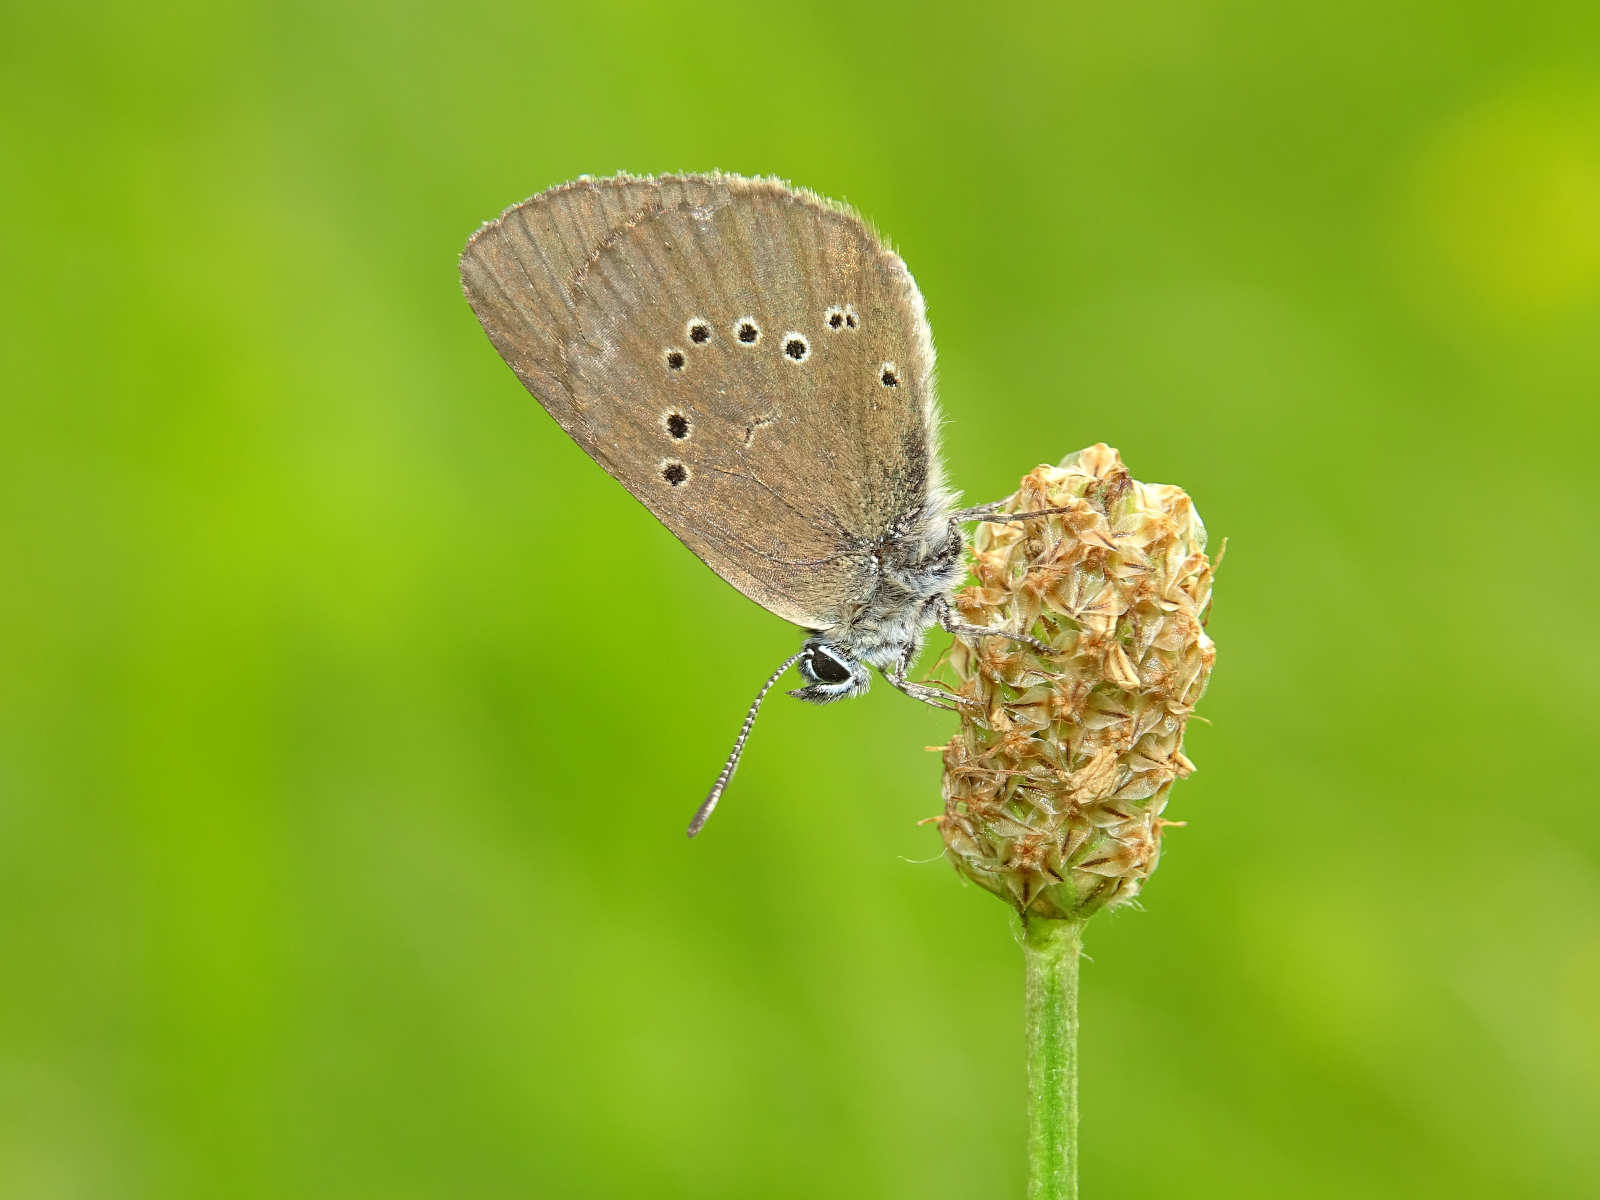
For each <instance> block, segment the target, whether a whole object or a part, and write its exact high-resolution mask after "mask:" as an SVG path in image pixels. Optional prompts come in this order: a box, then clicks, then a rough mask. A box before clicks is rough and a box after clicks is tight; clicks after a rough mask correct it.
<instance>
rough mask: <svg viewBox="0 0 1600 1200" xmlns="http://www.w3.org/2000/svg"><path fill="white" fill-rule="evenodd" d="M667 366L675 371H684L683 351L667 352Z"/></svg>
mask: <svg viewBox="0 0 1600 1200" xmlns="http://www.w3.org/2000/svg"><path fill="white" fill-rule="evenodd" d="M667 366H669V367H671V368H672V369H673V370H674V371H681V370H683V351H682V350H668V351H667Z"/></svg>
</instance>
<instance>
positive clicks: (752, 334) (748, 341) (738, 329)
mask: <svg viewBox="0 0 1600 1200" xmlns="http://www.w3.org/2000/svg"><path fill="white" fill-rule="evenodd" d="M733 336H734V337H736V338H738V339H739V341H741V342H742V343H744V344H745V345H746V346H754V345H755V344H756V340H757V339H758V338H760V336H761V326H759V325H757V324H756V323H755V322H754V321H753V320H751V319H750V318H749V317H744V318H742V319H741V320H740V321H739V322H738V323H737V324H736V325H734V327H733Z"/></svg>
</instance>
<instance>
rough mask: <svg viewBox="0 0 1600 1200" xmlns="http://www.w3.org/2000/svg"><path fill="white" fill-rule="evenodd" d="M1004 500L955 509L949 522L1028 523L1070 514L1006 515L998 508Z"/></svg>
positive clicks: (1042, 510) (1045, 510)
mask: <svg viewBox="0 0 1600 1200" xmlns="http://www.w3.org/2000/svg"><path fill="white" fill-rule="evenodd" d="M1004 503H1006V501H1005V500H996V501H994V502H993V503H990V504H979V505H976V506H975V507H973V508H961V509H957V510H956V511H955V512H954V513H953V514H951V518H950V519H951V520H952V521H954V522H956V523H957V524H961V523H963V522H966V521H1028V520H1032V519H1033V518H1034V517H1051V516H1054V515H1055V514H1056V513H1064V512H1072V511H1073V510H1072V509H1070V508H1040V509H1035V510H1034V511H1032V512H1019V513H1007V512H1001V511H1000V506H1001V505H1002V504H1004Z"/></svg>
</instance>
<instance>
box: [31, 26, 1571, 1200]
mask: <svg viewBox="0 0 1600 1200" xmlns="http://www.w3.org/2000/svg"><path fill="white" fill-rule="evenodd" d="M1597 38H1600V15H1597V10H1596V8H1595V6H1594V5H1593V4H1592V3H1591V2H1589V0H1583V2H1573V3H1567V4H1559V3H1539V2H1535V3H1527V4H1521V5H1516V6H1510V5H1505V4H1489V3H1477V4H1465V5H1464V4H1461V3H1458V2H1455V0H1450V2H1445V0H1438V2H1435V3H1425V4H1414V5H1402V6H1394V5H1390V4H1377V3H1370V2H1358V3H1353V4H1351V3H1346V4H1340V5H1332V4H1324V5H1320V6H1316V7H1315V8H1307V9H1301V8H1289V7H1286V6H1282V5H1276V4H1266V3H1229V2H1226V0H1202V2H1199V3H1177V2H1169V3H1141V2H1139V0H1134V2H1132V3H1124V4H1116V5H1109V6H1108V5H1103V4H1084V3H1074V4H1069V5H1063V6H1049V7H1045V6H1040V7H1037V8H1031V7H1028V6H1016V5H1011V6H999V7H994V6H990V7H985V8H983V9H982V10H980V11H972V10H969V9H966V8H956V7H951V8H949V9H947V10H940V9H937V8H933V9H930V8H927V7H925V6H923V5H918V4H909V3H908V4H903V5H897V6H883V5H863V4H839V3H833V4H827V5H799V6H796V5H785V6H781V7H773V6H760V5H743V6H728V5H701V6H694V5H684V4H676V5H661V6H638V5H631V4H626V3H611V4H595V5H591V4H579V3H571V4H565V5H539V4H494V3H483V2H480V0H462V2H460V3H456V4H451V5H448V6H446V5H425V4H417V3H402V4H390V5H378V4H341V3H334V4H320V3H319V4H305V3H298V2H289V3H277V4H265V3H245V4H232V5H211V4H192V3H190V4H185V3H178V4H174V5H170V6H154V7H151V6H131V5H129V6H114V5H104V4H94V3H89V4H82V5H72V6H63V7H58V8H52V9H51V10H50V11H49V12H48V13H47V12H46V10H45V9H44V8H43V7H41V6H28V7H24V6H22V5H20V4H17V3H11V4H8V5H7V6H6V7H5V10H4V36H3V37H0V68H3V69H0V97H3V112H4V118H3V119H4V128H3V129H0V134H3V138H0V185H3V186H0V212H3V214H4V218H5V225H6V230H7V232H6V235H5V237H4V239H3V243H0V244H3V251H0V253H3V255H4V258H3V260H0V261H3V264H4V270H5V275H6V286H5V299H4V301H3V303H4V305H5V311H4V312H3V313H0V345H3V347H4V356H5V357H4V372H5V380H6V384H5V389H4V392H5V400H4V405H3V417H0V421H3V425H0V440H3V446H4V449H3V455H4V459H3V461H0V489H3V495H4V498H5V503H4V509H3V515H0V522H3V526H0V551H3V554H4V562H5V569H6V576H7V578H6V580H5V583H4V586H3V587H0V912H3V914H4V915H3V916H0V962H3V976H0V1195H3V1196H5V1197H7V1198H18V1200H23V1198H26V1200H32V1198H36V1197H37V1198H45V1197H48V1198H56V1197H62V1198H76V1197H190V1196H195V1197H211V1196H229V1197H256V1196H260V1197H281V1196H330V1197H346V1196H348V1197H355V1196H393V1197H458V1196H584V1197H589V1196H594V1197H623V1196H659V1197H750V1196H760V1197H811V1196H816V1195H824V1194H825V1195H830V1196H851V1197H871V1198H890V1197H952V1198H954V1197H1002V1196H1017V1195H1020V1194H1021V1191H1022V1161H1023V1160H1022V1153H1021V1150H1022V1119H1023V1108H1022V1093H1021V1069H1022V1068H1021V1042H1020V1020H1019V1015H1020V1004H1021V982H1020V978H1021V977H1020V961H1019V956H1018V953H1017V949H1016V946H1015V945H1014V943H1013V940H1012V936H1013V935H1012V932H1011V928H1010V926H1009V925H1008V921H1007V912H1006V910H1005V909H1004V907H1003V906H1002V905H1000V904H999V903H998V902H996V901H995V900H993V899H992V898H990V897H989V896H987V895H985V894H983V893H980V892H978V891H976V890H974V889H972V888H970V887H965V886H963V885H961V884H960V883H958V881H957V879H956V878H955V876H954V874H953V872H952V871H950V870H949V868H948V867H947V866H945V865H944V864H943V863H941V862H940V861H939V860H938V839H937V835H936V833H935V831H934V829H933V828H932V827H931V826H922V827H919V826H918V824H917V821H918V820H919V819H920V818H923V817H926V816H929V815H932V814H933V813H935V812H937V811H938V808H939V797H938V770H937V760H936V759H935V757H934V756H932V755H930V754H927V753H926V752H925V751H924V749H923V747H924V746H927V745H931V744H935V743H938V742H941V741H943V740H944V739H945V738H946V737H947V736H948V733H949V729H950V727H949V723H948V720H947V718H946V717H945V716H944V715H943V714H940V713H937V712H934V711H933V710H930V709H926V708H924V707H922V706H920V705H917V704H913V703H910V702H908V701H906V700H905V699H904V698H903V697H900V696H898V695H896V694H894V693H893V692H892V691H891V690H890V689H888V688H885V687H881V686H880V687H879V688H878V689H876V690H875V691H874V692H873V694H871V695H870V696H868V697H866V698H865V699H864V700H861V701H858V702H856V703H853V704H850V705H848V706H840V707H835V708H831V709H813V708H810V707H807V706H803V705H797V704H793V703H791V702H789V701H786V700H780V701H779V702H777V703H775V704H773V705H771V706H770V708H769V711H768V714H767V715H766V717H765V718H764V720H763V722H762V724H761V726H760V727H759V728H758V730H757V731H756V735H755V738H754V741H753V742H752V747H751V753H750V754H749V756H748V757H747V758H746V760H745V764H744V766H743V768H742V769H741V771H740V774H739V778H738V782H737V785H736V786H735V788H734V789H733V790H732V792H731V793H730V795H729V798H728V802H727V804H725V805H724V808H723V810H722V812H721V813H719V815H718V817H717V819H716V821H715V822H714V823H713V825H712V827H711V828H710V830H709V832H708V834H707V836H706V837H704V838H703V839H702V840H700V841H699V842H697V843H693V844H690V843H686V842H685V841H684V838H683V836H682V828H683V824H684V822H685V820H686V819H687V817H688V815H689V814H690V812H691V811H692V810H693V808H694V806H695V805H696V804H697V803H698V801H699V799H700V797H701V795H702V794H703V789H704V787H705V785H706V784H707V782H708V780H709V779H710V777H711V776H712V775H713V774H714V773H715V771H716V769H717V766H718V764H719V763H720V761H721V758H722V755H723V754H724V752H725V750H726V749H727V745H728V742H729V739H730V738H731V736H732V734H733V733H734V730H735V727H736V726H737V724H738V721H739V718H740V715H741V713H742V711H743V709H744V706H745V704H746V703H747V702H748V700H749V697H750V695H751V694H752V693H753V691H754V689H755V687H756V686H757V684H758V683H759V681H760V680H761V679H762V678H763V676H764V674H765V673H766V672H767V671H768V670H770V668H771V667H772V665H773V664H774V663H775V662H777V661H778V660H779V659H780V658H781V657H782V656H784V655H785V654H787V653H788V652H789V651H790V650H791V649H792V648H793V647H795V646H796V645H797V638H796V634H795V632H794V631H793V630H791V629H790V628H789V627H787V626H785V625H783V624H782V623H781V622H779V621H777V620H776V619H774V618H771V617H769V616H768V615H767V614H765V613H763V612H761V611H759V610H758V609H756V608H755V607H754V606H753V605H751V604H749V603H748V602H747V601H745V600H744V599H742V598H741V597H740V596H739V595H738V594H736V593H735V592H734V591H733V590H732V589H731V588H729V587H727V586H726V585H724V584H723V583H722V582H721V581H719V580H718V579H717V578H715V576H713V575H712V574H711V573H710V572H708V571H707V570H705V569H704V568H703V567H702V566H701V565H700V564H699V563H698V562H696V561H695V560H694V558H693V557H692V556H691V555H689V554H688V553H687V552H685V551H684V550H683V549H682V548H681V547H680V546H678V545H677V544H676V543H675V542H674V541H673V539H672V538H671V537H670V536H669V535H668V534H667V533H666V532H665V530H663V529H662V528H661V527H659V526H658V525H657V524H656V523H655V522H654V521H653V520H651V519H650V518H649V516H648V515H647V514H646V513H645V512H644V511H643V510H642V509H639V508H638V507H637V506H636V505H634V503H633V502H632V501H631V500H629V499H628V497H627V496H626V495H625V494H624V493H623V492H622V490H621V489H620V488H618V487H617V486H616V485H614V484H613V483H612V482H611V481H610V480H608V479H607V478H606V477H605V475H604V474H603V473H602V472H601V471H600V470H599V469H597V468H596V467H595V466H594V465H593V464H592V463H590V462H589V460H588V459H587V458H586V457H585V456H584V455H583V454H582V453H581V452H580V451H579V450H578V449H577V448H576V447H575V446H574V445H572V444H570V443H569V442H568V440H567V439H566V438H565V437H564V436H563V435H562V434H561V432H560V430H559V429H558V428H557V427H556V426H555V424H554V423H553V422H552V421H550V420H549V419H548V418H547V417H546V416H545V415H544V414H543V413H542V412H541V411H540V410H539V408H538V407H537V405H536V404H535V403H534V402H533V401H532V400H531V399H530V398H529V397H528V396H527V395H526V394H525V393H524V392H523V391H522V389H521V388H520V387H519V386H518V384H517V382H516V380H515V379H514V378H513V376H512V375H511V373H510V372H509V371H508V370H507V369H506V368H505V366H504V365H503V364H502V363H501V362H500V361H499V359H498V358H497V357H496V355H495V354H494V352H493V350H492V348H491V347H490V345H489V344H488V342H487V340H486V339H485V338H484V336H483V334H482V333H481V332H480V331H479V329H478V327H477V324H476V323H475V321H474V320H473V317H472V314H471V313H470V311H469V310H468V308H467V306H466V304H465V303H464V302H463V300H462V298H461V296H460V294H459V291H458V287H457V283H456V277H455V259H456V255H457V253H458V251H459V249H460V246H461V244H462V242H463V240H464V239H465V237H466V235H467V234H468V233H469V232H470V231H471V230H472V229H473V228H475V227H476V226H477V224H478V223H479V222H480V221H482V220H484V219H486V218H488V217H491V216H493V215H495V214H496V213H498V212H499V211H500V210H501V209H502V208H503V207H504V206H505V205H507V204H508V203H510V202H512V201H515V200H518V199H521V198H522V197H524V196H527V195H528V194H530V193H532V192H535V191H538V190H540V189H542V188H545V187H547V186H549V185H551V184H554V183H557V182H560V181H562V180H564V179H567V178H569V177H571V176H574V175H577V174H580V173H583V172H591V173H609V172H612V171H616V170H621V169H626V170H630V171H635V172H655V171H663V170H673V169H706V168H710V167H722V168H725V169H730V170H739V171H743V172H747V173H756V172H761V173H777V174H781V175H783V176H786V177H788V178H790V179H793V180H795V181H797V182H799V183H803V184H805V185H807V186H809V187H812V188H815V189H818V190H819V191H821V192H823V193H825V194H827V195H830V196H835V197H840V198H843V199H847V200H849V201H850V202H852V203H854V204H856V205H857V206H858V207H859V208H860V209H861V210H862V211H863V212H864V213H865V214H866V215H867V216H868V217H869V218H870V219H872V220H873V221H874V222H876V223H877V224H878V225H879V226H880V227H881V228H882V229H884V230H885V231H886V232H887V234H888V235H889V236H890V237H891V238H892V239H893V240H894V242H895V243H896V245H897V246H898V247H899V248H900V250H901V251H902V253H903V254H904V255H905V257H906V258H907V260H908V261H909V263H910V264H911V266H912V269H913V270H914V271H915V272H916V274H917V278H918V280H919V282H920V283H921V285H922V289H923V291H924V293H925V294H926V296H927V298H928V302H929V308H930V313H931V316H932V319H933V324H934V330H935V333H936V336H937V338H938V341H939V346H940V352H941V358H940V363H941V380H942V396H943V402H944V406H945V411H946V413H947V415H948V418H949V421H948V428H947V431H946V442H947V454H948V459H949V466H950V471H951V475H952V478H953V479H954V481H955V482H956V483H957V484H958V485H959V486H960V487H962V488H963V489H964V491H965V492H966V494H967V495H968V496H969V497H971V498H972V499H973V500H974V501H978V500H987V499H991V498H995V497H999V496H1001V495H1004V494H1005V493H1007V492H1008V491H1010V490H1011V488H1012V487H1013V486H1014V484H1015V481H1016V479H1017V477H1018V476H1019V475H1021V474H1022V473H1023V472H1024V471H1026V470H1028V469H1029V468H1031V467H1032V466H1033V465H1035V464H1036V463H1038V462H1040V461H1045V460H1049V461H1054V460H1056V459H1059V458H1060V457H1061V456H1062V455H1064V454H1066V453H1068V452H1070V451H1072V450H1076V449H1077V448H1079V447H1080V446H1083V445H1086V444H1088V443H1091V442H1094V441H1098V440H1105V441H1108V442H1110V443H1112V444H1114V445H1116V446H1118V447H1120V449H1121V450H1122V452H1123V454H1124V456H1125V458H1126V460H1127V461H1128V463H1129V465H1130V466H1131V468H1132V469H1133V471H1134V472H1135V474H1136V475H1138V476H1139V477H1140V478H1144V479H1149V480H1160V481H1167V482H1176V483H1181V484H1183V485H1184V486H1185V487H1187V488H1188V489H1189V490H1190V491H1191V493H1192V494H1193V495H1194V497H1195V498H1196V501H1197V503H1198V504H1199V507H1200V510H1201V512H1202V513H1203V514H1204V516H1205V518H1206V520H1207V523H1208V525H1209V526H1210V528H1211V530H1212V533H1213V537H1214V539H1216V540H1220V538H1221V537H1223V536H1226V537H1227V538H1228V539H1229V541H1230V550H1229V553H1228V556H1227V561H1226V563H1225V565H1224V567H1223V569H1222V571H1221V573H1220V575H1219V578H1218V585H1217V605H1216V609H1215V613H1214V619H1213V622H1212V632H1213V634H1214V635H1215V636H1216V639H1217V642H1218V644H1219V647H1220V657H1219V662H1218V669H1217V674H1216V678H1215V681H1214V683H1213V686H1212V689H1211V694H1210V696H1209V697H1208V699H1207V701H1206V703H1205V704H1204V705H1203V706H1202V713H1203V714H1204V715H1205V716H1206V717H1208V718H1209V719H1210V720H1211V722H1213V724H1211V725H1208V726H1200V727H1198V728H1197V729H1195V730H1194V731H1193V733H1192V735H1191V738H1190V743H1189V750H1190V754H1191V755H1192V757H1194V758H1195V759H1196V761H1197V762H1198V763H1199V764H1200V768H1201V770H1200V773H1199V774H1198V775H1197V776H1196V777H1195V778H1194V779H1192V780H1190V781H1189V782H1187V783H1184V784H1180V785H1179V786H1178V788H1177V789H1176V792H1175V794H1174V803H1173V806H1172V808H1171V809H1170V810H1169V813H1168V815H1169V816H1171V817H1174V818H1179V819H1185V818H1186V819H1187V820H1188V822H1189V825H1188V827H1187V828H1186V829H1183V830H1178V831H1174V832H1173V833H1172V834H1170V835H1169V838H1168V842H1167V854H1166V860H1165V862H1164V864H1163V867H1162V869H1161V871H1160V872H1159V873H1158V874H1157V876H1156V877H1155V879H1154V880H1152V882H1151V885H1150V886H1149V887H1148V888H1147V889H1146V892H1145V896H1144V911H1142V912H1123V913H1120V914H1115V915H1109V916H1102V917H1101V918H1099V919H1098V920H1096V921H1095V922H1094V923H1093V925H1092V926H1091V927H1090V930H1089V936H1088V946H1089V952H1090V954H1091V955H1092V962H1091V963H1090V964H1088V965H1087V966H1086V969H1085V972H1084V980H1085V995H1084V1001H1083V1005H1084V1029H1085V1035H1084V1038H1085V1040H1084V1050H1083V1058H1084V1080H1083V1091H1084V1106H1085V1108H1084V1112H1085V1116H1084V1126H1083V1136H1084V1147H1085V1151H1084V1153H1085V1157H1084V1164H1083V1177H1084V1190H1085V1194H1086V1195H1090V1196H1103V1197H1109V1196H1118V1197H1172V1196H1228V1197H1256V1196H1260V1197H1268V1196H1271V1197H1280V1196H1306V1197H1323V1196H1326V1197H1348V1196H1351V1195H1360V1196H1374V1197H1391V1196H1392V1197H1414V1196H1419V1195H1427V1196H1451V1197H1457V1196H1460V1197H1477V1196H1482V1197H1497V1198H1498V1197H1507V1196H1540V1197H1549V1196H1563V1197H1565V1196H1584V1195H1596V1194H1600V1145H1597V1139H1596V1128H1597V1125H1600V853H1597V844H1600V805H1597V804H1596V789H1595V775H1596V772H1595V768H1594V759H1595V751H1596V744H1597V740H1600V739H1597V738H1596V724H1597V722H1596V715H1595V714H1596V708H1597V706H1600V695H1597V691H1600V688H1597V682H1596V680H1597V665H1600V634H1597V630H1596V616H1595V606H1596V595H1597V583H1600V578H1597V577H1600V570H1597V567H1596V535H1595V531H1596V527H1597V525H1600V497H1597V494H1596V480H1597V472H1596V468H1595V441H1596V438H1597V437H1600V415H1597V411H1596V410H1597V400H1600V76H1597V73H1596V69H1595V61H1596V60H1595V57H1594V47H1595V45H1596V40H1597ZM931 661H932V656H931V655H930V656H929V657H928V658H925V660H924V663H925V664H927V663H931Z"/></svg>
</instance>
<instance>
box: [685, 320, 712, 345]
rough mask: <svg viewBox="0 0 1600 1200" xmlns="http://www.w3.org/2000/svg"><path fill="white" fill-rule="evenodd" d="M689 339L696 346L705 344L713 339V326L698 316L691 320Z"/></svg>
mask: <svg viewBox="0 0 1600 1200" xmlns="http://www.w3.org/2000/svg"><path fill="white" fill-rule="evenodd" d="M688 331H689V340H690V341H691V342H693V343H694V344H695V345H696V346H704V345H705V344H706V343H707V342H709V341H710V340H711V326H710V325H707V324H706V323H705V322H704V321H702V320H700V319H699V318H698V317H696V318H695V319H694V320H692V321H690V322H689V327H688Z"/></svg>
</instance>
